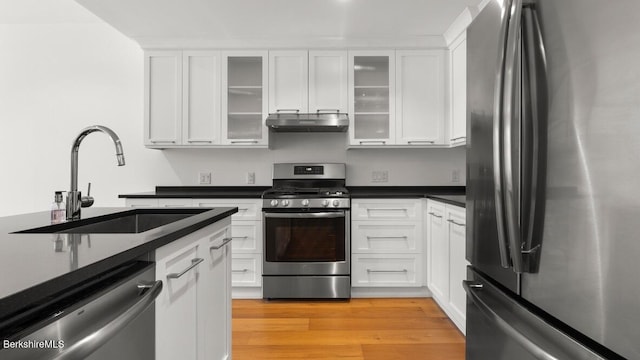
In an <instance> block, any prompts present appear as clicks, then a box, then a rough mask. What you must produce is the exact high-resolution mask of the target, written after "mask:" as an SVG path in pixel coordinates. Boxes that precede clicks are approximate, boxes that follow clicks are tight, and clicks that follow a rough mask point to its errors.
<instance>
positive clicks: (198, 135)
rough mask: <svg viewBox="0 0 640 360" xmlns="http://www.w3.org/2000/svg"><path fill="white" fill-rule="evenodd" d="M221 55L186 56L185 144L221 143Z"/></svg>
mask: <svg viewBox="0 0 640 360" xmlns="http://www.w3.org/2000/svg"><path fill="white" fill-rule="evenodd" d="M219 125H220V53H219V52H217V51H185V52H183V53H182V144H184V145H214V144H219V143H220V126H219Z"/></svg>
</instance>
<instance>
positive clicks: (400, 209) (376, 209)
mask: <svg viewBox="0 0 640 360" xmlns="http://www.w3.org/2000/svg"><path fill="white" fill-rule="evenodd" d="M373 210H375V211H382V210H391V211H409V209H407V208H369V209H367V211H373Z"/></svg>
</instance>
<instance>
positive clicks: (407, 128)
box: [349, 50, 447, 147]
mask: <svg viewBox="0 0 640 360" xmlns="http://www.w3.org/2000/svg"><path fill="white" fill-rule="evenodd" d="M445 58H446V52H445V51H444V50H398V51H392V50H391V51H364V50H358V51H350V52H349V96H350V99H349V114H352V119H353V120H352V124H351V126H350V128H349V144H350V145H351V146H368V147H381V146H395V147H405V146H420V147H426V146H440V147H443V146H446V145H447V144H446V142H445V129H446V127H445V114H446V93H445V90H446V80H447V76H446V66H445Z"/></svg>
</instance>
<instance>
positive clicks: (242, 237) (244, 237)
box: [231, 236, 249, 240]
mask: <svg viewBox="0 0 640 360" xmlns="http://www.w3.org/2000/svg"><path fill="white" fill-rule="evenodd" d="M231 238H232V239H242V240H246V239H248V238H249V236H232V237H231Z"/></svg>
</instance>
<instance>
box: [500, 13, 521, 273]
mask: <svg viewBox="0 0 640 360" xmlns="http://www.w3.org/2000/svg"><path fill="white" fill-rule="evenodd" d="M510 11H511V18H510V20H509V30H508V32H507V43H506V49H505V67H504V85H503V95H502V96H503V100H502V106H503V107H502V112H503V115H504V125H503V126H504V129H503V132H502V136H503V146H504V148H503V150H504V173H503V175H504V197H505V199H504V205H505V215H506V230H507V239H508V243H509V250H510V253H511V262H512V263H513V271H515V272H516V273H521V272H523V270H524V266H523V261H522V252H521V251H522V240H521V239H522V236H521V233H520V224H519V221H518V218H519V216H518V213H517V212H518V211H519V209H520V207H519V199H518V196H517V194H518V190H519V189H518V187H519V186H520V184H519V183H517V181H516V178H515V176H516V173H515V170H514V161H518V163H519V162H520V158H519V156H517V157H515V158H514V152H515V151H514V150H515V149H516V144H514V139H513V134H514V131H516V130H517V127H516V124H519V120H520V114H519V111H518V107H517V106H516V101H519V99H518V97H517V88H516V85H517V82H518V80H517V79H518V75H517V72H518V70H519V67H518V66H517V62H518V59H519V56H518V53H519V45H520V24H521V22H522V0H513V3H512V4H511V10H510ZM514 128H515V130H514ZM518 168H519V167H518Z"/></svg>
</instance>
